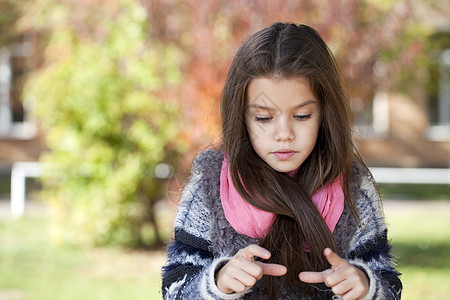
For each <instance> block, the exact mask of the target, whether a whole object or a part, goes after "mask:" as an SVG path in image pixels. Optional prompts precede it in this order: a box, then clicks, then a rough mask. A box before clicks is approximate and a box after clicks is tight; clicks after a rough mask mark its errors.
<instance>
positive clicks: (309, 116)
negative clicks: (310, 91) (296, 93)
mask: <svg viewBox="0 0 450 300" xmlns="http://www.w3.org/2000/svg"><path fill="white" fill-rule="evenodd" d="M294 118H296V119H297V120H299V121H304V120H308V119H310V118H311V114H309V115H295V116H294Z"/></svg>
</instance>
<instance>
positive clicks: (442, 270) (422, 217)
mask: <svg viewBox="0 0 450 300" xmlns="http://www.w3.org/2000/svg"><path fill="white" fill-rule="evenodd" d="M401 203H402V202H401V201H396V205H386V207H385V213H386V219H387V221H388V223H389V231H390V237H391V238H392V243H393V247H394V248H393V251H394V253H395V255H396V256H397V257H398V269H399V270H400V271H401V272H402V273H403V275H402V282H403V285H404V289H403V299H411V300H415V299H417V300H419V299H420V300H426V299H447V298H448V295H449V294H450V285H449V284H448V282H450V256H449V253H450V231H449V230H448V229H449V228H450V205H448V204H445V202H433V204H430V205H424V203H426V202H422V203H421V202H417V203H415V205H414V204H413V205H412V207H409V208H405V207H402V204H401Z"/></svg>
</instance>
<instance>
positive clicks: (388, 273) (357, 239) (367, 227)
mask: <svg viewBox="0 0 450 300" xmlns="http://www.w3.org/2000/svg"><path fill="white" fill-rule="evenodd" d="M355 206H356V209H357V210H358V213H359V217H360V221H361V226H360V227H358V228H357V229H356V232H355V233H354V235H353V237H352V239H351V241H350V249H349V252H348V255H347V257H346V258H347V260H348V261H349V262H350V263H352V264H353V265H355V266H356V267H358V268H360V269H361V270H363V271H364V272H365V273H366V274H367V276H368V278H369V284H370V286H369V292H368V293H367V295H366V297H365V298H364V299H365V300H369V299H380V300H381V299H383V300H394V299H400V298H401V292H402V283H401V281H400V278H399V276H400V273H399V272H398V271H397V270H396V269H395V264H394V261H393V257H392V254H391V246H390V244H389V240H388V236H387V226H386V223H385V218H384V212H383V207H382V204H381V200H380V197H379V194H378V191H377V190H376V188H375V184H374V183H373V181H372V180H371V178H370V177H369V176H368V175H367V174H365V175H363V176H362V181H361V187H360V189H359V195H357V201H356V203H355Z"/></svg>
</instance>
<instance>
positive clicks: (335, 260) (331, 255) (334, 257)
mask: <svg viewBox="0 0 450 300" xmlns="http://www.w3.org/2000/svg"><path fill="white" fill-rule="evenodd" d="M323 255H325V257H326V259H327V260H328V262H329V263H330V265H332V266H333V268H339V267H340V266H343V265H345V264H347V263H348V262H347V260H345V259H343V258H342V257H340V256H339V255H338V254H336V253H335V252H333V250H331V249H330V248H325V250H324V251H323Z"/></svg>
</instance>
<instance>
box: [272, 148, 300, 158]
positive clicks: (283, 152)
mask: <svg viewBox="0 0 450 300" xmlns="http://www.w3.org/2000/svg"><path fill="white" fill-rule="evenodd" d="M296 153H297V151H294V150H289V149H280V150H277V151H275V152H272V154H273V155H275V156H276V158H278V159H279V160H287V159H289V158H291V157H292V156H294V155H295V154H296Z"/></svg>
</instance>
